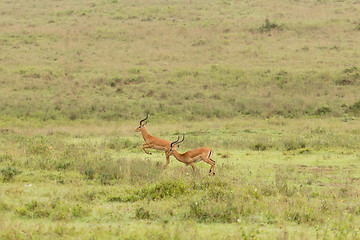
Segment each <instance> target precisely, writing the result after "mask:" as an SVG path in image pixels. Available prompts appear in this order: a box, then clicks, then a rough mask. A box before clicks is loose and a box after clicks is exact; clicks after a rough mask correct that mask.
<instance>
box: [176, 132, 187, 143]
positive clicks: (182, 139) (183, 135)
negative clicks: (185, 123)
mask: <svg viewBox="0 0 360 240" xmlns="http://www.w3.org/2000/svg"><path fill="white" fill-rule="evenodd" d="M184 139H185V133H183V138H182V139H181V141H180V142H177V143H176V144H178V143H182V142H183V141H184Z"/></svg>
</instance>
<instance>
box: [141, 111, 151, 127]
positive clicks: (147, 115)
mask: <svg viewBox="0 0 360 240" xmlns="http://www.w3.org/2000/svg"><path fill="white" fill-rule="evenodd" d="M148 117H149V114H148V113H147V114H146V118H144V119H143V120H140V125H141V124H142V123H143V122H144V121H146V119H148Z"/></svg>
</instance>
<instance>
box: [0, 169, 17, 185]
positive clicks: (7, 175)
mask: <svg viewBox="0 0 360 240" xmlns="http://www.w3.org/2000/svg"><path fill="white" fill-rule="evenodd" d="M20 173H21V171H20V170H18V169H16V168H15V167H11V166H8V167H6V168H3V169H1V174H2V175H3V181H5V182H6V181H10V180H12V179H13V177H14V176H16V175H18V174H20Z"/></svg>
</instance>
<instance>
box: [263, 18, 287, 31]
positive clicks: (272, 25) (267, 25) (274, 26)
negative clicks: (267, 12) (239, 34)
mask: <svg viewBox="0 0 360 240" xmlns="http://www.w3.org/2000/svg"><path fill="white" fill-rule="evenodd" d="M273 29H277V30H282V29H283V27H282V26H280V25H278V24H276V23H272V22H270V20H269V19H265V23H264V24H263V25H262V26H261V27H259V29H258V30H259V31H260V32H270V31H271V30H273Z"/></svg>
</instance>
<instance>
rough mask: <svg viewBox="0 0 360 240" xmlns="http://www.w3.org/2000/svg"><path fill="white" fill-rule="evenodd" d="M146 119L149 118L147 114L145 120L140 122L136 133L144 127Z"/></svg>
mask: <svg viewBox="0 0 360 240" xmlns="http://www.w3.org/2000/svg"><path fill="white" fill-rule="evenodd" d="M148 117H149V114H148V113H147V114H146V118H144V119H142V120H140V124H139V126H138V127H137V128H136V129H135V131H136V132H138V131H140V130H141V128H143V127H145V125H146V123H147V122H146V120H147V119H148Z"/></svg>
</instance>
